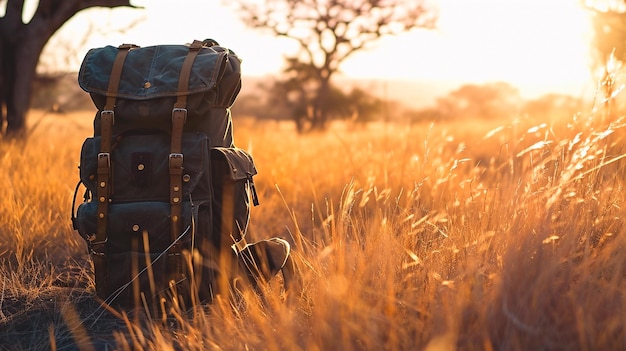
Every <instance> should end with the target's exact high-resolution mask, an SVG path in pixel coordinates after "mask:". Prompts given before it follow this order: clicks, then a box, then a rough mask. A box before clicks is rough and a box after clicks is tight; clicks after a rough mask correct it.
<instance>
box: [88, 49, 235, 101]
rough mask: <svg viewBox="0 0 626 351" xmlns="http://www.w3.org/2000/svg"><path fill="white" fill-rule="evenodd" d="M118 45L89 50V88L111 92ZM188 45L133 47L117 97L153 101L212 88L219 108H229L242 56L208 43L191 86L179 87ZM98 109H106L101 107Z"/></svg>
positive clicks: (100, 92) (195, 66)
mask: <svg viewBox="0 0 626 351" xmlns="http://www.w3.org/2000/svg"><path fill="white" fill-rule="evenodd" d="M117 52H118V48H117V47H115V46H105V47H102V48H95V49H91V50H89V51H88V52H87V54H86V56H85V58H84V60H83V62H82V64H81V67H80V71H79V73H78V84H79V85H80V87H81V88H82V89H83V90H85V91H86V92H88V93H90V94H92V96H93V95H94V94H95V95H101V96H106V94H107V88H108V85H109V76H110V74H111V70H112V67H113V62H114V61H115V57H116V55H117ZM188 52H189V47H188V46H186V45H156V46H147V47H143V48H141V47H137V48H133V49H131V50H130V51H129V52H128V56H127V57H126V61H125V62H124V67H123V69H122V74H121V78H120V83H119V88H118V91H117V94H115V97H117V98H123V99H129V100H148V99H155V98H162V97H172V96H178V95H190V94H197V93H205V92H210V91H212V92H213V94H207V96H212V97H214V100H215V101H211V103H212V104H213V105H214V106H215V107H229V106H230V105H232V103H233V102H234V100H235V97H236V95H237V93H238V92H239V89H240V87H241V72H240V69H239V68H240V60H239V58H238V57H237V56H236V55H235V53H234V52H232V51H230V50H228V49H226V48H223V47H221V46H216V45H215V46H210V47H209V46H203V47H202V48H201V49H200V52H199V54H198V56H197V57H196V59H195V61H194V63H193V66H192V68H191V76H190V79H189V87H188V89H187V91H182V92H179V91H178V80H179V77H180V71H181V67H182V65H183V61H184V60H185V57H186V56H187V53H188ZM98 108H102V107H101V106H98Z"/></svg>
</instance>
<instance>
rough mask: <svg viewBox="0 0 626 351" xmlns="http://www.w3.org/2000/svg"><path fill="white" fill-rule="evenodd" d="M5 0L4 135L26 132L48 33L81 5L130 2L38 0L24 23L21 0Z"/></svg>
mask: <svg viewBox="0 0 626 351" xmlns="http://www.w3.org/2000/svg"><path fill="white" fill-rule="evenodd" d="M5 1H6V10H5V15H4V16H3V17H0V53H1V54H0V56H1V57H0V132H1V131H2V130H3V129H4V131H5V133H6V135H10V136H19V135H23V134H25V132H26V114H27V112H28V109H29V107H30V99H31V96H32V84H33V81H34V79H35V75H36V73H37V63H38V62H39V56H40V55H41V52H42V51H43V48H44V46H45V45H46V43H47V42H48V40H49V39H50V37H52V35H53V34H54V33H55V32H56V31H57V30H58V29H59V28H61V26H62V25H63V24H64V23H65V22H67V20H69V19H70V18H72V17H73V16H74V15H75V14H76V13H78V12H79V11H81V10H83V9H86V8H89V7H95V6H102V7H118V6H128V7H134V6H132V5H131V4H130V1H129V0H62V1H61V0H40V1H39V5H38V7H37V11H36V12H35V14H34V16H33V18H32V19H31V21H30V22H29V23H27V24H25V23H23V22H22V12H23V8H24V0H5ZM5 121H6V127H5V128H3V123H4V122H5Z"/></svg>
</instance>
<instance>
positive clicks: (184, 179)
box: [183, 174, 191, 183]
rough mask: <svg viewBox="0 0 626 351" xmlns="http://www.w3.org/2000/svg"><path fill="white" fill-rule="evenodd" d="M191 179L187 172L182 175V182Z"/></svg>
mask: <svg viewBox="0 0 626 351" xmlns="http://www.w3.org/2000/svg"><path fill="white" fill-rule="evenodd" d="M190 180H191V176H190V175H189V174H185V175H183V182H185V183H187V182H189V181H190Z"/></svg>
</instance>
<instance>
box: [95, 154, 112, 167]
mask: <svg viewBox="0 0 626 351" xmlns="http://www.w3.org/2000/svg"><path fill="white" fill-rule="evenodd" d="M100 160H104V161H103V162H106V166H107V167H111V154H110V153H108V152H99V153H98V167H102V166H104V165H103V164H100Z"/></svg>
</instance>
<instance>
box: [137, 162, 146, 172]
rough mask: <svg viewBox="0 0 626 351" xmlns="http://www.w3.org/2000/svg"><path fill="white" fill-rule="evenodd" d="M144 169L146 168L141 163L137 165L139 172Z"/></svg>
mask: <svg viewBox="0 0 626 351" xmlns="http://www.w3.org/2000/svg"><path fill="white" fill-rule="evenodd" d="M144 168H146V166H144V165H143V163H140V164H138V165H137V169H138V170H140V171H143V170H144Z"/></svg>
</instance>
